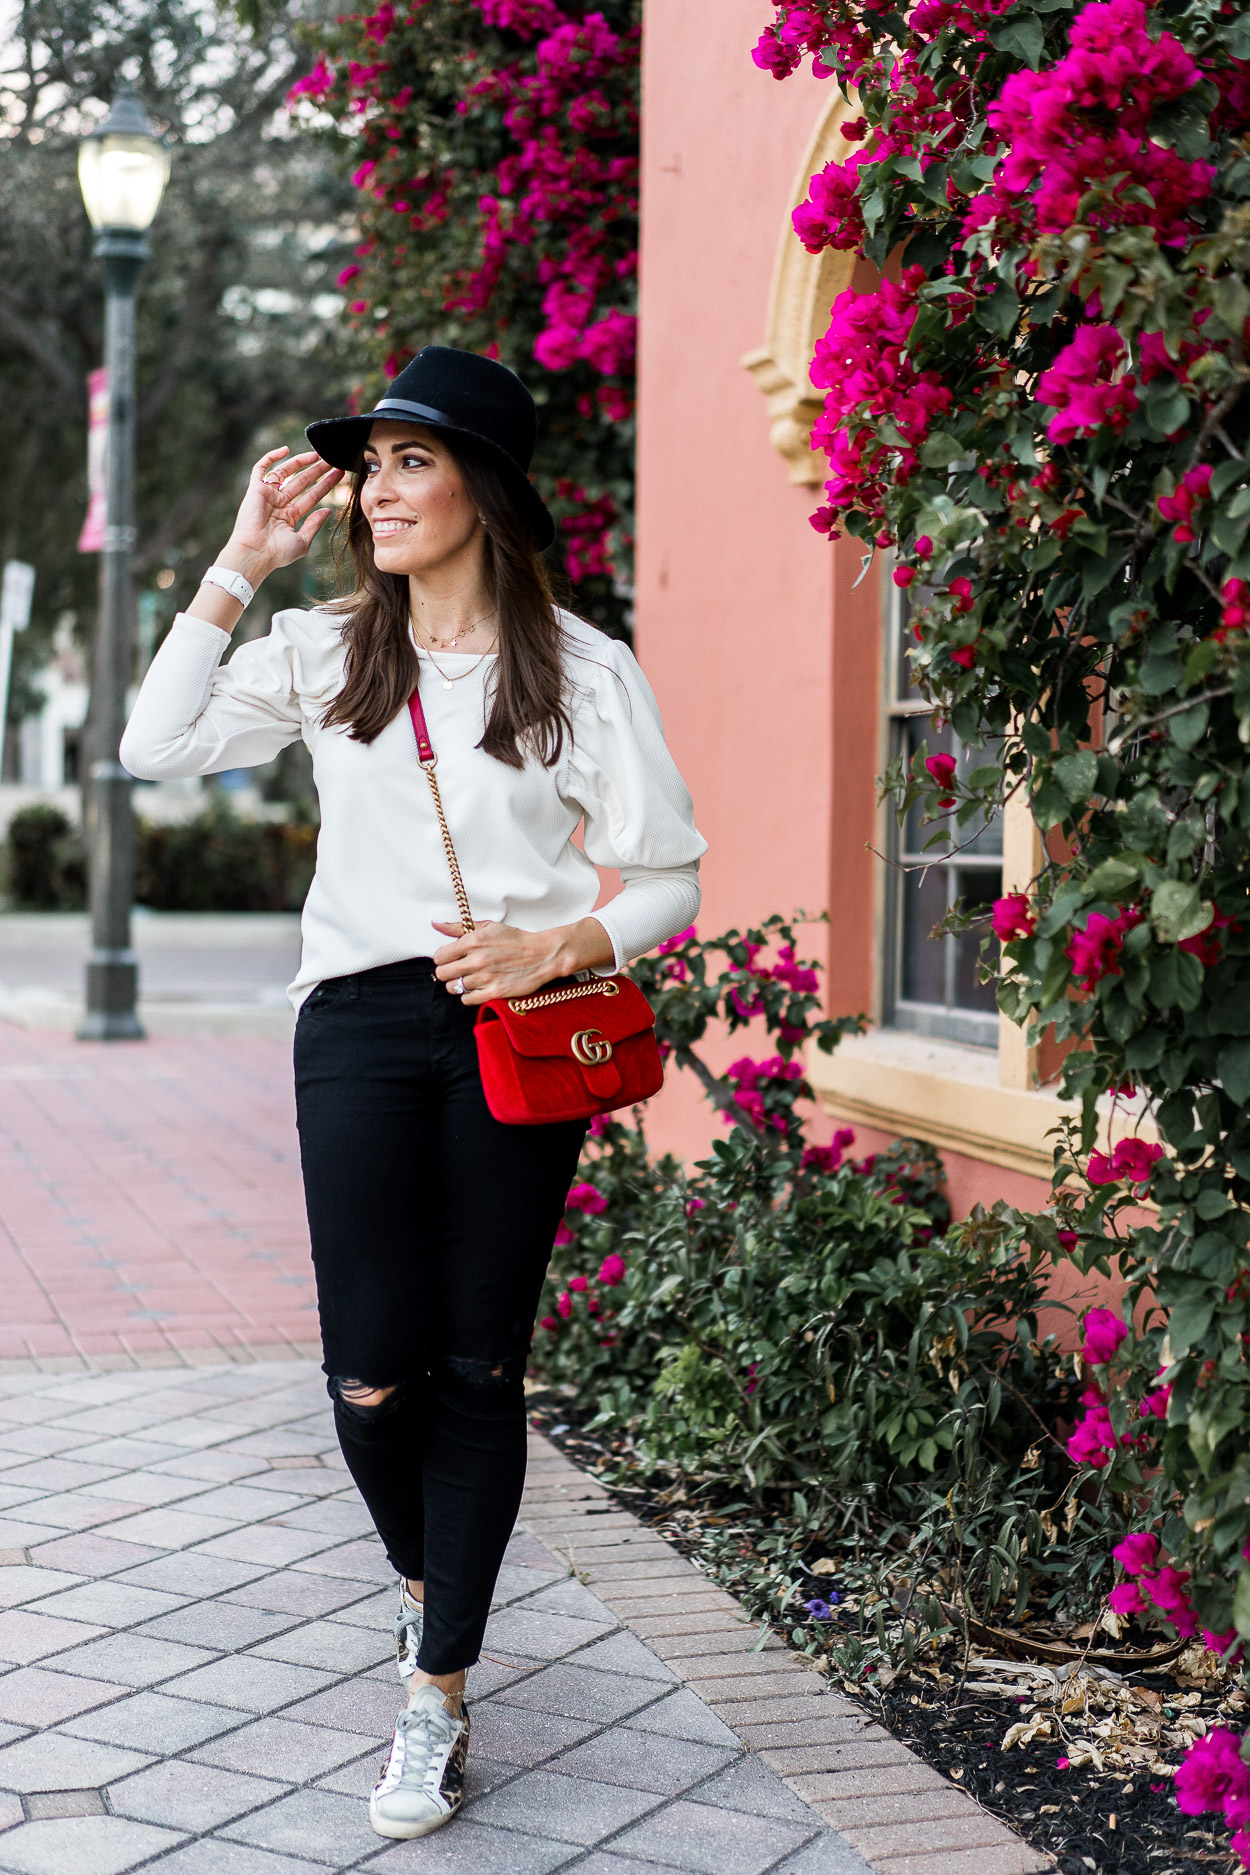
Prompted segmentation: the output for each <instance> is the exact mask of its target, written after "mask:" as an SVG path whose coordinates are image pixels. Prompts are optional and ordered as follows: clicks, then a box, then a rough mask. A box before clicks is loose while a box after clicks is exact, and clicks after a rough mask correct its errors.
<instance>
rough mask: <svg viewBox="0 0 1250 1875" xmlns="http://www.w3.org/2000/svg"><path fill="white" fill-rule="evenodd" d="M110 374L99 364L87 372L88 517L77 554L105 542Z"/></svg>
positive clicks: (95, 550) (97, 547) (94, 551)
mask: <svg viewBox="0 0 1250 1875" xmlns="http://www.w3.org/2000/svg"><path fill="white" fill-rule="evenodd" d="M108 435H109V374H108V371H107V370H106V369H105V368H104V366H101V368H100V369H99V370H98V371H91V372H89V373H88V375H87V488H88V491H89V493H90V501H89V502H88V505H87V518H86V520H85V521H84V522H83V524H82V533H81V534H80V535H79V536H78V551H79V553H99V551H100V549H101V548H102V547H103V545H104V523H105V518H106V504H107V487H106V483H107V473H108Z"/></svg>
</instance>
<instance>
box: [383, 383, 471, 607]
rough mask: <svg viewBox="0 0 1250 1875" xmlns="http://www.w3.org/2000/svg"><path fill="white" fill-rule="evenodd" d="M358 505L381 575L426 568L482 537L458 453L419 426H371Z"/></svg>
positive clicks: (452, 557) (444, 561)
mask: <svg viewBox="0 0 1250 1875" xmlns="http://www.w3.org/2000/svg"><path fill="white" fill-rule="evenodd" d="M360 506H361V509H362V511H363V513H364V517H365V519H366V521H368V523H369V527H370V530H371V532H372V534H373V559H374V564H375V565H376V566H377V568H378V571H379V572H381V573H400V574H404V573H428V572H430V571H432V570H433V569H434V568H435V567H437V566H440V565H444V564H447V563H449V562H452V561H454V560H456V559H457V558H459V557H460V556H462V555H463V554H464V552H465V550H466V548H468V547H469V545H470V543H471V542H472V541H473V540H474V538H475V536H476V537H478V539H479V542H480V541H481V540H482V539H483V538H484V534H483V529H482V523H481V521H480V520H479V519H478V515H477V510H476V509H475V508H474V506H473V502H472V501H471V499H470V498H469V495H468V493H467V491H466V489H465V486H464V478H463V477H462V475H461V473H460V469H459V466H458V465H457V463H456V460H455V457H454V456H453V455H452V453H451V451H450V450H449V449H448V447H447V445H446V444H445V443H444V442H443V441H442V440H441V438H440V437H439V436H438V435H437V433H436V432H435V431H433V430H427V429H423V428H422V426H421V425H420V424H419V423H418V424H413V423H396V422H393V421H392V420H391V419H389V418H387V419H385V420H380V421H379V422H377V423H375V424H374V425H373V428H372V429H371V430H370V432H369V441H368V442H367V443H366V445H365V477H364V482H363V485H362V487H361V491H360Z"/></svg>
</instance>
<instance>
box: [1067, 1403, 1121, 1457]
mask: <svg viewBox="0 0 1250 1875" xmlns="http://www.w3.org/2000/svg"><path fill="white" fill-rule="evenodd" d="M1085 1397H1086V1398H1087V1399H1088V1398H1089V1396H1088V1395H1086V1396H1085ZM1119 1447H1120V1441H1119V1439H1118V1438H1117V1437H1116V1434H1115V1430H1114V1428H1113V1427H1112V1424H1111V1414H1110V1413H1109V1411H1108V1410H1107V1406H1106V1403H1105V1402H1104V1401H1102V1400H1099V1399H1095V1400H1094V1402H1093V1403H1092V1404H1091V1405H1090V1407H1089V1410H1088V1412H1087V1413H1086V1415H1085V1417H1084V1419H1082V1420H1080V1421H1079V1422H1078V1424H1077V1425H1076V1426H1075V1428H1074V1429H1073V1432H1072V1437H1071V1438H1070V1439H1069V1440H1068V1445H1067V1452H1068V1457H1069V1458H1070V1459H1071V1460H1072V1462H1073V1464H1074V1465H1089V1466H1090V1467H1091V1468H1092V1469H1093V1470H1094V1471H1101V1470H1102V1469H1103V1467H1104V1466H1106V1465H1108V1464H1109V1463H1110V1462H1111V1455H1112V1453H1114V1452H1116V1451H1118V1450H1119Z"/></svg>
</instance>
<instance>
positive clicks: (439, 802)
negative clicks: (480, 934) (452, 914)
mask: <svg viewBox="0 0 1250 1875" xmlns="http://www.w3.org/2000/svg"><path fill="white" fill-rule="evenodd" d="M437 759H438V758H437V756H436V757H435V758H434V761H429V762H422V764H421V766H422V768H423V769H424V770H425V778H426V780H427V781H428V782H429V784H430V793H431V794H432V795H433V796H434V812H435V813H436V814H437V815H438V830H439V832H440V833H441V834H442V836H443V851H444V853H446V855H447V870H448V872H450V874H451V889H452V891H453V892H454V893H455V895H456V905H457V907H458V909H459V912H460V922H461V924H462V925H463V926H464V928H465V930H466V931H476V929H477V926H476V925H475V924H474V922H473V913H472V912H471V911H470V910H469V895H468V893H467V892H466V891H465V889H464V880H463V879H462V878H461V877H460V861H459V860H458V859H457V858H456V849H455V847H454V846H453V845H452V843H451V835H450V833H449V832H448V831H447V816H446V814H444V812H443V797H442V795H441V794H440V793H439V791H438V776H437V775H436V774H435V773H434V762H435V761H437Z"/></svg>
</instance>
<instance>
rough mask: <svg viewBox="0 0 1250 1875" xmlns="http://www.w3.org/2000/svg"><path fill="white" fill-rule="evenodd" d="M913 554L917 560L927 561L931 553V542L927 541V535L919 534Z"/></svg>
mask: <svg viewBox="0 0 1250 1875" xmlns="http://www.w3.org/2000/svg"><path fill="white" fill-rule="evenodd" d="M914 552H915V555H916V558H917V559H918V560H927V559H928V557H929V555H930V554H931V553H932V552H933V542H932V541H931V540H930V539H929V536H928V535H927V534H921V535H919V536H918V537H917V540H916V545H915V549H914Z"/></svg>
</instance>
